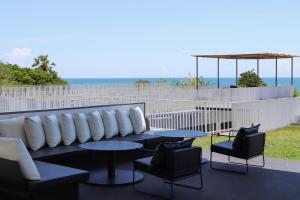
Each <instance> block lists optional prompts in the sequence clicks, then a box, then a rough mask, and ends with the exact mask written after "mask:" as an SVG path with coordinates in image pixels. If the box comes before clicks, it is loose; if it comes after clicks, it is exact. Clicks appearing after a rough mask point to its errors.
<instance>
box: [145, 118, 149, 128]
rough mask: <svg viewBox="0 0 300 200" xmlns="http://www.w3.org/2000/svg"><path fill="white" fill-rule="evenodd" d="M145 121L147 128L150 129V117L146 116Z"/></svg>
mask: <svg viewBox="0 0 300 200" xmlns="http://www.w3.org/2000/svg"><path fill="white" fill-rule="evenodd" d="M145 122H146V130H147V131H150V123H149V119H148V118H147V117H145Z"/></svg>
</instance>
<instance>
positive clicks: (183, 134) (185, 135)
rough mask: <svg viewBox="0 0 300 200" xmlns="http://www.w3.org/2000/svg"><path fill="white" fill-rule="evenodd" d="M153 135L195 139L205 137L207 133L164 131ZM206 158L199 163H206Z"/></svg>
mask: <svg viewBox="0 0 300 200" xmlns="http://www.w3.org/2000/svg"><path fill="white" fill-rule="evenodd" d="M154 135H157V136H161V137H173V138H182V139H184V138H196V137H204V136H207V133H205V132H203V131H192V130H166V131H158V132H155V133H154ZM207 161H208V160H207V158H202V161H201V163H202V164H205V163H207Z"/></svg>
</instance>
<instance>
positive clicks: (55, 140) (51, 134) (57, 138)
mask: <svg viewBox="0 0 300 200" xmlns="http://www.w3.org/2000/svg"><path fill="white" fill-rule="evenodd" d="M43 125H44V131H45V137H46V142H47V144H48V146H49V147H56V146H57V145H59V144H60V143H61V133H60V128H59V123H58V119H57V117H56V115H53V114H52V115H48V116H44V120H43Z"/></svg>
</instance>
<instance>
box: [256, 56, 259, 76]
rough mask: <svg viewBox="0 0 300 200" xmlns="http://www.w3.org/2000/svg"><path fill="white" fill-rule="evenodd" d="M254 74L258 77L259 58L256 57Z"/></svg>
mask: <svg viewBox="0 0 300 200" xmlns="http://www.w3.org/2000/svg"><path fill="white" fill-rule="evenodd" d="M256 74H257V77H258V78H259V59H257V61H256Z"/></svg>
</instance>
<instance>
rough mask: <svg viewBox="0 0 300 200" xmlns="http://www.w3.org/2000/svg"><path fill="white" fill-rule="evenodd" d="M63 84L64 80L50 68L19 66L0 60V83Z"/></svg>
mask: <svg viewBox="0 0 300 200" xmlns="http://www.w3.org/2000/svg"><path fill="white" fill-rule="evenodd" d="M46 84H47V85H49V84H50V85H51V84H54V85H65V84H68V82H66V81H65V80H63V79H62V78H60V77H59V76H58V75H57V72H56V71H54V70H53V69H52V68H48V72H46V71H44V70H43V69H42V68H36V69H32V68H28V67H20V66H18V65H15V64H9V63H3V62H1V61H0V85H46Z"/></svg>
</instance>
